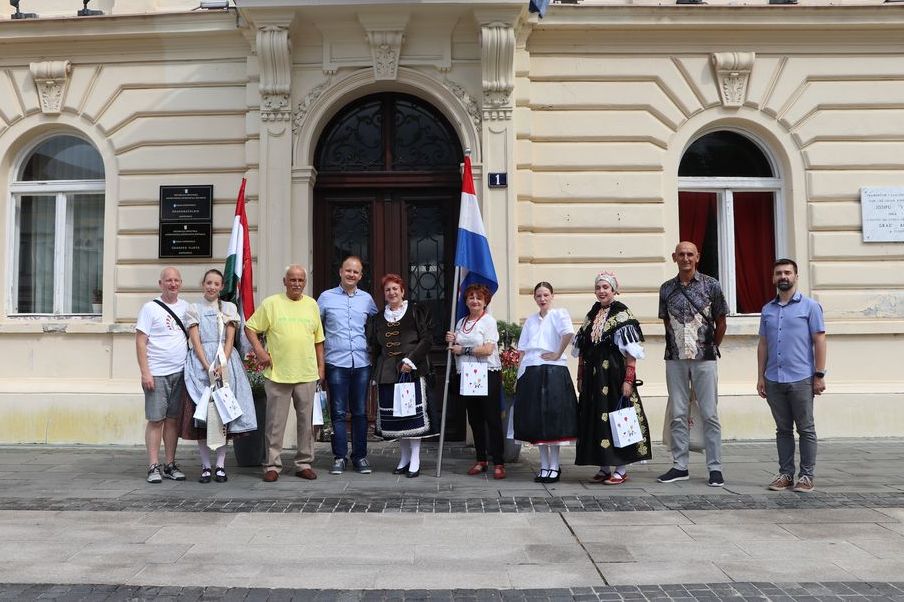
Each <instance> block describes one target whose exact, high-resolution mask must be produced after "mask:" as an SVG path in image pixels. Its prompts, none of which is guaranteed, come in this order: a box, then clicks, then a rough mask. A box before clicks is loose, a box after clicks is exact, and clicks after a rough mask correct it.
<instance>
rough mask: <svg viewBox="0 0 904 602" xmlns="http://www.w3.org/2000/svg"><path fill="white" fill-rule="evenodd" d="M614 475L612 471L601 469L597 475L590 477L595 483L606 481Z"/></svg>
mask: <svg viewBox="0 0 904 602" xmlns="http://www.w3.org/2000/svg"><path fill="white" fill-rule="evenodd" d="M611 477H612V473H611V472H609V471H608V470H601V471H599V472H597V473H596V474H595V475H593V476H592V477H590V481H591V482H593V483H605V482H606V481H608V480H609V479H610V478H611Z"/></svg>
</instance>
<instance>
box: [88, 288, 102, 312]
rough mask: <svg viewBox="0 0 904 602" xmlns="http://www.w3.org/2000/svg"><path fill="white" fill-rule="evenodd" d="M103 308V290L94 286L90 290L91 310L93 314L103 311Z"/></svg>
mask: <svg viewBox="0 0 904 602" xmlns="http://www.w3.org/2000/svg"><path fill="white" fill-rule="evenodd" d="M103 309H104V290H103V289H101V288H96V289H94V290H93V291H92V292H91V312H92V313H95V314H99V313H103Z"/></svg>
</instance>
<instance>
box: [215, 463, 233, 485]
mask: <svg viewBox="0 0 904 602" xmlns="http://www.w3.org/2000/svg"><path fill="white" fill-rule="evenodd" d="M213 480H214V481H216V482H217V483H225V482H226V481H228V480H229V477H227V476H226V469H225V468H223V467H222V466H217V470H216V472H215V473H214V477H213Z"/></svg>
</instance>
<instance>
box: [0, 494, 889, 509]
mask: <svg viewBox="0 0 904 602" xmlns="http://www.w3.org/2000/svg"><path fill="white" fill-rule="evenodd" d="M830 508H904V493H879V494H858V493H829V494H822V495H818V496H812V495H806V494H794V495H790V496H786V497H776V496H768V495H737V496H732V497H723V496H714V495H680V496H679V495H656V496H645V497H641V496H624V497H597V496H560V497H501V496H500V497H492V498H491V497H485V498H466V499H454V498H451V499H450V498H449V497H429V496H418V495H400V496H394V497H391V498H388V499H386V498H383V499H374V498H369V497H367V496H363V495H358V496H354V497H352V496H349V497H320V496H300V497H299V498H298V499H296V500H295V501H287V500H273V499H269V500H268V499H261V500H247V499H241V498H239V499H222V498H220V499H197V498H183V497H176V496H171V497H167V498H163V499H160V498H156V497H154V498H148V497H144V496H135V495H133V496H128V497H124V498H117V499H106V498H62V499H57V498H28V499H22V498H0V510H46V511H66V512H71V511H79V510H81V511H87V512H221V513H227V514H233V513H238V512H258V513H259V512H267V513H276V514H291V513H298V512H320V513H343V512H370V513H378V514H379V513H398V512H426V513H429V514H440V513H459V512H461V513H469V514H473V513H497V512H522V513H523V512H654V511H664V510H789V509H794V510H816V509H830Z"/></svg>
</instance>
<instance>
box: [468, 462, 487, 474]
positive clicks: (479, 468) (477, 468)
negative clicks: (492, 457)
mask: <svg viewBox="0 0 904 602" xmlns="http://www.w3.org/2000/svg"><path fill="white" fill-rule="evenodd" d="M486 471H487V463H486V460H482V461H480V460H479V461H478V462H477V463H476V464H474V466H472V467H471V468H469V469H468V474H469V475H472V476H473V475H476V474H480V473H482V472H486Z"/></svg>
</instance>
